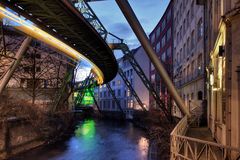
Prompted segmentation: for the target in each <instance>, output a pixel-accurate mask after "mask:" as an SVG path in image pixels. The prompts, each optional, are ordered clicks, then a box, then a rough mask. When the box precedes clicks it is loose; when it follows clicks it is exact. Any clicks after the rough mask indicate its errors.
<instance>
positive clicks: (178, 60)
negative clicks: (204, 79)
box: [177, 52, 180, 63]
mask: <svg viewBox="0 0 240 160" xmlns="http://www.w3.org/2000/svg"><path fill="white" fill-rule="evenodd" d="M179 62H180V59H179V52H178V53H177V63H179Z"/></svg>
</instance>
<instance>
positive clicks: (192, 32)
mask: <svg viewBox="0 0 240 160" xmlns="http://www.w3.org/2000/svg"><path fill="white" fill-rule="evenodd" d="M173 10H174V12H173V14H174V20H173V23H174V24H173V26H174V27H173V37H174V49H173V80H174V84H175V86H176V87H177V89H178V91H179V94H180V96H181V97H182V99H183V100H184V102H185V104H186V106H187V107H188V108H189V110H190V111H191V110H193V109H194V108H196V107H202V102H203V99H204V97H205V95H204V85H205V83H204V25H203V23H204V7H203V6H202V5H198V4H197V1H196V0H174V1H173ZM172 113H173V115H174V116H176V117H181V116H182V115H181V113H180V111H179V109H178V108H177V107H176V106H174V107H173V110H172Z"/></svg>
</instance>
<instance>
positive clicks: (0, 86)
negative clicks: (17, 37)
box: [0, 37, 32, 94]
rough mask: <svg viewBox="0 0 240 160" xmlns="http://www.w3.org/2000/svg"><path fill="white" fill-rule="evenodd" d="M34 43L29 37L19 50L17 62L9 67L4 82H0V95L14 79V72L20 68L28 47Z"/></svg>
mask: <svg viewBox="0 0 240 160" xmlns="http://www.w3.org/2000/svg"><path fill="white" fill-rule="evenodd" d="M31 41H32V38H31V37H27V38H26V39H25V40H24V41H23V43H22V45H21V47H20V48H19V50H18V52H17V54H16V55H15V57H14V58H15V59H16V60H15V61H14V62H13V63H12V64H11V66H10V67H9V69H8V71H7V73H6V74H5V75H4V76H3V78H2V80H1V81H0V94H1V93H2V91H3V90H4V88H5V87H6V85H7V84H8V82H9V80H10V78H11V77H12V75H13V73H14V71H15V70H16V68H17V67H18V65H19V64H20V62H21V60H22V58H23V55H24V53H25V52H26V51H27V49H28V46H29V45H30V43H31Z"/></svg>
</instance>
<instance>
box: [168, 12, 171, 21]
mask: <svg viewBox="0 0 240 160" xmlns="http://www.w3.org/2000/svg"><path fill="white" fill-rule="evenodd" d="M170 20H171V9H170V10H169V11H168V14H167V22H169V21H170Z"/></svg>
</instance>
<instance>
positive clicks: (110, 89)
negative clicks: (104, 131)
mask: <svg viewBox="0 0 240 160" xmlns="http://www.w3.org/2000/svg"><path fill="white" fill-rule="evenodd" d="M106 86H107V88H108V90H109V91H110V93H111V95H112V98H113V100H114V101H115V102H116V104H117V107H118V109H119V110H120V112H121V113H122V114H123V115H124V111H123V109H122V107H121V103H120V101H119V99H118V98H117V97H116V95H115V92H114V91H113V89H112V87H111V85H110V84H109V83H106Z"/></svg>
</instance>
